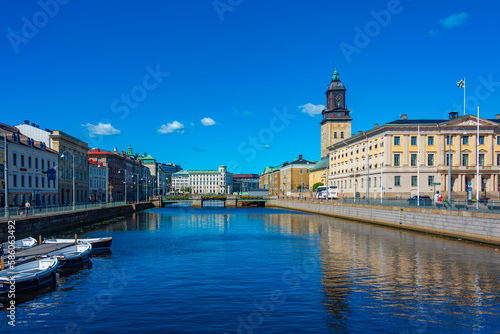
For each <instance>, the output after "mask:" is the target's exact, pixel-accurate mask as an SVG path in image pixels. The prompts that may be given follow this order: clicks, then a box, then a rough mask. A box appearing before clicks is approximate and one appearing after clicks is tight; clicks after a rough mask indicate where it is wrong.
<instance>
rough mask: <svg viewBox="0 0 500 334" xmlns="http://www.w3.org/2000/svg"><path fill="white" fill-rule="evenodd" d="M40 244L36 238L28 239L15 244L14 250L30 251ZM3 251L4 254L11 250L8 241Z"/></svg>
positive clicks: (4, 244) (17, 241)
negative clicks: (29, 249)
mask: <svg viewBox="0 0 500 334" xmlns="http://www.w3.org/2000/svg"><path fill="white" fill-rule="evenodd" d="M37 244H38V241H36V239H35V238H32V237H28V238H24V239H19V240H16V242H14V250H16V251H19V250H23V249H28V248H31V247H33V246H36V245H37ZM2 249H3V251H4V252H7V249H9V242H8V241H6V242H4V243H3V244H2Z"/></svg>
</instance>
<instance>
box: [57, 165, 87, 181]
mask: <svg viewBox="0 0 500 334" xmlns="http://www.w3.org/2000/svg"><path fill="white" fill-rule="evenodd" d="M75 175H76V178H75V179H76V180H80V181H86V180H87V173H85V172H82V171H75ZM59 178H65V179H70V180H73V169H68V168H65V169H64V174H63V168H62V167H59Z"/></svg>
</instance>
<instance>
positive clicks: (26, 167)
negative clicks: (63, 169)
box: [0, 123, 58, 206]
mask: <svg viewBox="0 0 500 334" xmlns="http://www.w3.org/2000/svg"><path fill="white" fill-rule="evenodd" d="M0 129H1V132H2V135H3V134H5V136H6V137H5V139H7V143H6V144H7V154H8V156H7V155H6V152H5V143H2V146H3V148H4V150H3V154H2V163H3V164H2V171H3V173H2V174H3V175H1V176H3V179H2V192H1V202H2V205H5V192H6V189H5V188H6V183H5V181H6V178H7V177H8V182H7V183H8V184H7V185H8V189H7V192H8V199H7V204H8V205H9V206H18V205H20V204H25V203H26V202H29V203H30V204H31V205H32V206H40V205H53V204H56V203H57V200H58V199H57V197H58V180H57V174H56V168H57V161H58V154H57V151H55V150H53V149H51V148H49V147H47V146H46V144H45V143H44V142H41V141H36V140H34V139H33V138H30V137H28V136H25V135H23V134H21V132H20V131H19V129H18V128H16V127H12V126H9V125H6V124H3V123H0ZM2 139H4V137H3V136H2ZM6 156H7V163H8V166H7V167H8V168H7V169H8V175H6V174H7V173H5V167H6V166H5V157H6Z"/></svg>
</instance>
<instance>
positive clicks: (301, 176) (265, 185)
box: [259, 155, 316, 195]
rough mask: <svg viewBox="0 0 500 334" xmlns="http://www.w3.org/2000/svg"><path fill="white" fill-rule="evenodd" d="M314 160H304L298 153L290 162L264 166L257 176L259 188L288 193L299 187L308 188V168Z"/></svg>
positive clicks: (271, 192) (313, 163) (314, 163)
mask: <svg viewBox="0 0 500 334" xmlns="http://www.w3.org/2000/svg"><path fill="white" fill-rule="evenodd" d="M315 165H316V161H310V160H306V159H304V158H303V157H302V155H299V158H298V159H297V158H295V159H294V160H293V161H292V162H288V161H285V162H284V163H283V164H281V165H279V166H277V167H266V168H265V169H264V172H263V173H262V174H261V175H260V177H259V186H260V188H261V189H269V194H271V195H277V194H280V193H283V194H290V193H291V192H294V191H297V190H298V189H299V186H300V188H302V189H308V188H309V170H310V169H311V168H313V167H314V166H315Z"/></svg>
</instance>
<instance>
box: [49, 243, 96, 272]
mask: <svg viewBox="0 0 500 334" xmlns="http://www.w3.org/2000/svg"><path fill="white" fill-rule="evenodd" d="M91 252H92V245H91V244H89V243H79V244H77V245H72V246H68V247H64V248H61V249H59V250H56V251H53V252H50V253H48V254H47V256H49V257H56V258H57V259H58V260H59V268H64V269H66V268H69V267H74V266H81V265H84V264H86V263H88V262H89V261H90V258H91V255H90V253H91Z"/></svg>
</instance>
